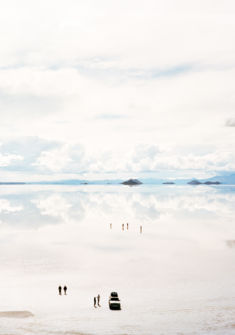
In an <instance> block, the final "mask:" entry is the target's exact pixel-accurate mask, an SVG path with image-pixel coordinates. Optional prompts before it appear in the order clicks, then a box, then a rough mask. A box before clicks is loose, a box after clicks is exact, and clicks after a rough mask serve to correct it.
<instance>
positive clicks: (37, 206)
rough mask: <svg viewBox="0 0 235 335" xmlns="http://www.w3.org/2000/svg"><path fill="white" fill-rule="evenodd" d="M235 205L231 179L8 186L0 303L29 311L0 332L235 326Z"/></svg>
mask: <svg viewBox="0 0 235 335" xmlns="http://www.w3.org/2000/svg"><path fill="white" fill-rule="evenodd" d="M234 204H235V187H232V186H216V187H208V186H198V187H191V186H174V185H173V186H166V185H164V186H150V185H149V186H145V185H142V186H138V187H132V188H130V187H125V186H123V185H120V186H119V185H117V186H112V185H106V186H90V185H84V186H45V185H44V186H36V185H32V186H30V185H21V186H1V192H0V273H1V277H0V312H1V311H30V312H32V313H33V315H34V316H33V317H27V318H20V319H19V318H12V317H11V318H8V317H1V318H0V334H1V335H3V334H4V335H7V334H12V335H13V334H14V335H22V334H27V335H28V334H40V335H44V334H51V335H53V334H58V335H62V334H67V335H70V334H71V335H75V334H98V335H101V334H102V335H106V334H107V335H108V334H109V335H110V334H115V335H129V334H135V335H139V334H141V335H155V334H156V335H157V334H181V335H182V334H188V335H189V334H235V285H234V278H235V222H234V217H235V215H234V214H235V206H234ZM127 222H128V223H129V230H127V229H126V225H125V230H124V231H122V226H121V225H122V223H125V224H126V223H127ZM110 223H112V229H110ZM140 225H142V227H143V232H142V234H141V233H140ZM65 284H66V285H67V287H68V295H67V296H59V295H58V292H57V287H58V286H59V285H65ZM111 291H117V292H118V293H119V296H120V298H121V303H122V310H121V311H110V310H109V309H108V296H109V294H110V292H111ZM98 294H100V295H101V305H102V307H101V308H96V309H95V308H93V297H94V296H97V295H98Z"/></svg>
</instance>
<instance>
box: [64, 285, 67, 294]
mask: <svg viewBox="0 0 235 335" xmlns="http://www.w3.org/2000/svg"><path fill="white" fill-rule="evenodd" d="M64 294H65V295H67V286H64Z"/></svg>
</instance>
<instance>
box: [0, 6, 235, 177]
mask: <svg viewBox="0 0 235 335" xmlns="http://www.w3.org/2000/svg"><path fill="white" fill-rule="evenodd" d="M0 6H1V10H0V40H1V52H0V113H1V114H0V115H1V122H0V173H1V181H16V180H17V181H29V180H50V179H53V180H55V179H60V178H63V179H65V178H66V179H71V178H78V179H82V178H91V179H104V178H109V179H112V178H126V177H139V178H141V177H148V176H151V177H156V178H182V177H187V178H188V177H198V178H204V177H209V176H213V175H216V174H220V173H225V172H226V173H230V172H231V173H232V172H233V171H235V146H234V143H235V94H234V88H235V44H234V40H235V3H234V1H233V0H223V1H221V0H203V1H202V0H198V1H193V0H177V1H175V0H164V1H159V0H154V1H153V0H145V1H140V0H135V1H134V0H125V1H124V0H119V1H113V0H99V1H95V0H86V1H81V0H66V1H65V0H57V1H54V0H47V1H45V0H41V1H40V2H38V1H34V0H21V1H16V0H8V1H6V0H0Z"/></svg>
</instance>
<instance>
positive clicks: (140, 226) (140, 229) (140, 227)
mask: <svg viewBox="0 0 235 335" xmlns="http://www.w3.org/2000/svg"><path fill="white" fill-rule="evenodd" d="M140 234H142V226H140Z"/></svg>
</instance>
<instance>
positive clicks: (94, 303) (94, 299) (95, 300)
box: [94, 297, 96, 308]
mask: <svg viewBox="0 0 235 335" xmlns="http://www.w3.org/2000/svg"><path fill="white" fill-rule="evenodd" d="M94 307H95V308H96V297H94Z"/></svg>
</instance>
